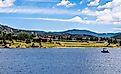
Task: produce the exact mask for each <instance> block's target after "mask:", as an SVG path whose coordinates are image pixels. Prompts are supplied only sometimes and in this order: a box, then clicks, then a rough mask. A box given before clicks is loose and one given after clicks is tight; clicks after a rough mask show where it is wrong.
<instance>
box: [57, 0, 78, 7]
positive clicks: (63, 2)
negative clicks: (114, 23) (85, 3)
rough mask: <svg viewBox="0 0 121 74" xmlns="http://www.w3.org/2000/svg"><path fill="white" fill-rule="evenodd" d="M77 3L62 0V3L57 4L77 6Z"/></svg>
mask: <svg viewBox="0 0 121 74" xmlns="http://www.w3.org/2000/svg"><path fill="white" fill-rule="evenodd" d="M75 5H76V4H75V3H71V2H70V1H69V0H62V1H61V2H60V3H58V4H57V6H66V7H73V6H75Z"/></svg>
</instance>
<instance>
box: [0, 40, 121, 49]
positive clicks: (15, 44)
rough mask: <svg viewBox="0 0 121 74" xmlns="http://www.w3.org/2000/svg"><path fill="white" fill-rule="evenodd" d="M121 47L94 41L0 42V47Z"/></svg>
mask: <svg viewBox="0 0 121 74" xmlns="http://www.w3.org/2000/svg"><path fill="white" fill-rule="evenodd" d="M91 47H92V48H104V47H110V48H121V47H120V46H119V44H110V45H108V43H96V42H61V41H53V42H51V43H50V42H45V43H44V42H41V43H37V42H31V43H25V42H16V41H14V42H13V43H11V42H9V43H8V44H6V45H4V44H0V48H91Z"/></svg>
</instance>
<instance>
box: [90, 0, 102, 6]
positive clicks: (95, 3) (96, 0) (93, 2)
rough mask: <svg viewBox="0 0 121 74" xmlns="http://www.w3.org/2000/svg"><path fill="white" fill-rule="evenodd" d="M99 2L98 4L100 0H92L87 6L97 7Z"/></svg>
mask: <svg viewBox="0 0 121 74" xmlns="http://www.w3.org/2000/svg"><path fill="white" fill-rule="evenodd" d="M99 2H100V0H93V1H91V2H90V3H89V4H88V6H97V5H99Z"/></svg>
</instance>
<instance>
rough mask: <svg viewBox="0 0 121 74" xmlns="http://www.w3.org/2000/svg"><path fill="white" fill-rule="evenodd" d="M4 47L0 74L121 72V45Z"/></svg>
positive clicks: (106, 73) (113, 73)
mask: <svg viewBox="0 0 121 74" xmlns="http://www.w3.org/2000/svg"><path fill="white" fill-rule="evenodd" d="M101 50H102V49H101V48H78V49H75V48H73V49H71V48H68V49H32V48H31V49H0V74H121V49H119V48H109V49H108V50H109V52H110V53H101Z"/></svg>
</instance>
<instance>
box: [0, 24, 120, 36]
mask: <svg viewBox="0 0 121 74" xmlns="http://www.w3.org/2000/svg"><path fill="white" fill-rule="evenodd" d="M0 31H5V32H13V33H19V32H27V33H32V32H34V33H36V34H39V35H45V34H46V35H64V34H71V35H89V36H96V37H114V36H117V35H120V34H121V33H96V32H92V31H88V30H78V29H72V30H67V31H62V32H45V31H33V30H21V29H15V28H12V27H9V26H5V25H1V24H0Z"/></svg>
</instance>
